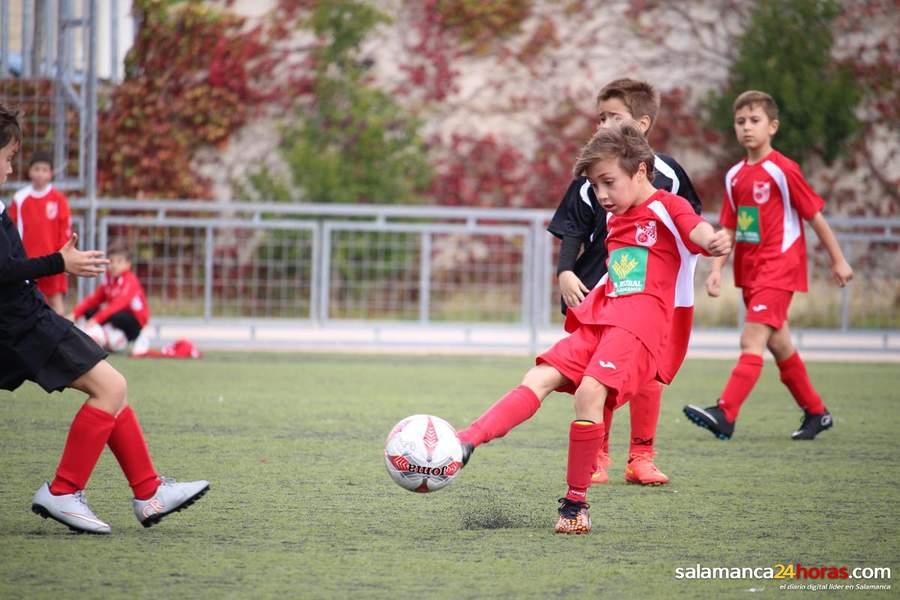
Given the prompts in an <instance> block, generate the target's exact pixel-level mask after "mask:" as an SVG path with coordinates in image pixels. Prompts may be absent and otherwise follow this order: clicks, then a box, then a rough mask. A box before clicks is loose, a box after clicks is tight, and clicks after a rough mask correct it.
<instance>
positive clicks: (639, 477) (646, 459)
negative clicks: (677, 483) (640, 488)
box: [625, 454, 669, 485]
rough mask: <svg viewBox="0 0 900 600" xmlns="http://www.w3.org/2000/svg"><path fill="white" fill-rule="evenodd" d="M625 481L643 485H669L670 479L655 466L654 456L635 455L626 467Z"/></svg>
mask: <svg viewBox="0 0 900 600" xmlns="http://www.w3.org/2000/svg"><path fill="white" fill-rule="evenodd" d="M625 481H627V482H628V483H639V484H641V485H664V484H666V483H669V478H668V477H667V476H666V474H665V473H663V472H662V471H660V470H659V469H657V468H656V465H655V464H653V456H652V455H650V454H634V455H632V456H631V458H629V459H628V466H627V467H625Z"/></svg>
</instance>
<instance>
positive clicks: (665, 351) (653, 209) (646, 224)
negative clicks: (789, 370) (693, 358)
mask: <svg viewBox="0 0 900 600" xmlns="http://www.w3.org/2000/svg"><path fill="white" fill-rule="evenodd" d="M702 221H703V219H701V218H700V216H699V215H697V213H695V212H694V209H693V207H692V206H691V205H690V204H689V203H688V201H687V200H685V199H684V198H681V197H679V196H676V195H674V194H671V193H669V192H666V191H663V190H657V191H656V192H655V193H654V194H653V195H652V196H651V197H650V198H649V199H648V200H647V201H646V202H644V203H643V204H641V205H639V206H636V207H633V208H631V209H629V210H628V211H626V212H625V213H624V214H622V215H620V216H614V215H609V216H608V218H607V229H608V233H607V236H606V247H607V249H608V250H609V259H608V260H607V267H608V271H607V274H606V275H605V276H604V278H603V279H601V280H600V283H599V284H598V285H597V286H596V287H595V288H594V289H593V290H592V291H591V293H590V294H588V296H587V298H585V299H584V302H582V303H581V304H579V305H578V306H576V307H571V308H569V310H568V311H567V312H566V330H567V331H569V332H571V331H574V330H575V329H577V328H578V327H579V326H580V325H613V326H616V327H622V328H623V329H627V330H628V331H630V332H631V333H632V334H634V335H635V336H636V337H637V338H638V339H640V340H641V342H642V343H643V344H644V345H645V346H646V347H647V350H648V351H649V352H650V353H651V354H652V355H653V357H654V358H655V359H656V364H657V378H658V379H659V380H660V381H663V382H664V383H668V382H670V381H671V380H672V378H674V377H675V373H677V371H678V368H679V367H680V366H681V363H682V361H683V360H684V356H685V354H686V353H687V343H688V341H689V339H690V330H691V323H692V320H693V314H694V269H695V268H696V266H697V255H698V254H701V253H702V254H706V252H705V251H704V250H703V249H702V248H700V247H699V246H697V245H696V244H694V243H693V242H691V241H690V238H689V236H690V232H691V231H692V230H693V229H694V227H696V226H697V225H698V224H699V223H700V222H702Z"/></svg>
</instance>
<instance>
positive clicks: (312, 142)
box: [269, 0, 430, 203]
mask: <svg viewBox="0 0 900 600" xmlns="http://www.w3.org/2000/svg"><path fill="white" fill-rule="evenodd" d="M385 22H387V17H386V16H385V15H384V14H383V13H381V12H379V11H378V10H377V9H375V8H373V7H372V6H370V5H369V4H367V3H363V2H359V1H357V0H339V1H335V2H318V3H316V5H315V8H314V9H313V11H312V15H311V18H310V25H311V27H312V30H313V32H314V33H315V35H316V37H317V39H318V40H320V45H319V46H318V48H317V49H316V50H314V51H313V65H314V72H315V73H314V77H313V84H312V95H311V98H310V99H309V100H308V101H302V102H299V103H298V105H297V107H296V110H295V113H294V117H295V118H294V120H293V121H291V122H289V123H288V124H287V125H286V126H285V128H284V130H283V132H282V143H281V152H282V155H283V157H284V158H285V160H286V162H287V163H288V168H289V170H290V176H291V183H292V184H293V187H294V188H299V189H300V190H301V193H302V194H303V196H304V199H305V200H308V201H310V202H343V203H353V202H388V203H402V202H410V201H412V200H415V199H417V198H416V195H417V194H418V193H419V192H421V191H422V190H424V189H425V187H426V185H427V183H428V181H429V180H430V171H429V168H428V163H427V161H426V158H425V146H424V143H423V142H422V140H421V138H420V136H419V134H418V127H419V122H418V121H417V120H416V119H414V118H413V117H411V116H408V114H407V112H406V111H405V110H403V109H402V108H401V107H400V106H399V105H398V104H397V103H396V101H395V100H394V99H393V98H392V97H391V96H389V95H388V94H386V93H385V92H383V91H381V90H378V89H377V88H375V87H374V86H373V85H372V84H371V82H370V81H369V80H368V79H367V74H366V71H367V69H368V66H369V65H368V63H367V61H366V60H365V59H364V58H361V51H360V47H361V45H362V44H363V42H364V41H365V39H366V37H367V36H368V34H369V32H370V31H371V30H372V29H373V28H374V27H376V26H377V25H379V24H381V23H385ZM269 187H270V191H271V192H273V193H276V194H277V195H278V196H284V195H285V194H286V193H287V187H286V186H283V185H281V186H279V185H277V184H276V185H270V186H269Z"/></svg>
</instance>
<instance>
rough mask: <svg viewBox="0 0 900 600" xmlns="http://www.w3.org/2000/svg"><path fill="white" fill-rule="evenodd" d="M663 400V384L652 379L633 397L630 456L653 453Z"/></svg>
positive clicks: (631, 403) (631, 404)
mask: <svg viewBox="0 0 900 600" xmlns="http://www.w3.org/2000/svg"><path fill="white" fill-rule="evenodd" d="M661 402H662V384H661V383H660V382H658V381H651V382H649V383H647V384H645V385H644V386H642V387H641V388H640V389H639V390H638V391H637V394H635V396H634V398H632V399H631V402H630V403H629V404H630V407H629V408H630V410H631V445H630V447H629V448H628V456H634V455H635V454H650V455H651V456H652V455H653V438H654V437H655V436H656V426H657V424H658V423H659V406H660V403H661Z"/></svg>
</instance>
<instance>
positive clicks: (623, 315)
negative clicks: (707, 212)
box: [459, 123, 731, 534]
mask: <svg viewBox="0 0 900 600" xmlns="http://www.w3.org/2000/svg"><path fill="white" fill-rule="evenodd" d="M653 161H654V156H653V151H652V150H651V149H650V146H649V144H648V143H647V140H646V139H645V138H644V136H643V134H642V133H641V130H640V129H639V128H638V127H636V126H635V125H634V124H633V123H626V124H623V125H618V126H613V127H609V128H603V129H600V130H598V131H597V133H596V134H594V137H593V138H591V140H590V142H588V143H587V145H586V146H584V148H583V149H582V150H581V153H580V154H579V156H578V160H577V162H576V163H575V169H574V171H575V175H576V176H577V175H582V174H583V175H585V176H586V177H587V178H588V180H589V181H590V183H591V186H592V188H593V190H594V193H595V195H596V197H597V200H598V201H599V202H600V204H601V206H602V207H603V209H604V210H605V211H606V212H607V214H608V215H609V217H608V222H607V228H608V235H607V247H608V250H609V261H608V265H609V269H608V273H607V275H606V276H604V278H603V279H601V280H600V283H599V284H598V285H597V286H596V287H595V288H594V289H593V290H592V291H591V292H590V293H589V294H588V295H587V297H586V298H585V299H584V301H583V302H582V303H580V304H579V305H578V306H575V307H571V308H570V309H569V310H568V311H567V313H566V330H567V331H569V332H570V335H569V336H568V337H566V338H564V339H563V340H561V341H559V342H557V343H556V344H555V345H554V346H553V347H552V348H550V349H549V350H548V351H547V352H545V353H543V354H541V355H540V356H538V357H537V359H536V361H535V362H536V363H537V364H536V366H535V367H533V368H532V369H531V370H529V371H528V372H527V373H526V374H525V377H524V379H523V380H522V384H521V385H520V386H518V387H516V388H514V389H513V390H511V391H510V392H508V393H507V394H506V395H505V396H504V397H503V398H501V399H500V400H499V401H497V402H496V403H495V404H494V405H493V406H492V407H491V408H490V409H488V410H487V411H486V412H485V413H484V414H483V415H481V416H480V417H479V418H478V419H477V420H476V421H475V422H474V423H472V425H470V426H469V427H468V428H466V429H464V430H463V431H461V432H459V438H460V440H461V441H462V442H463V447H464V450H465V454H464V457H463V460H464V462H467V461H468V459H469V457H470V456H471V452H472V450H473V449H474V447H475V446H477V445H478V444H479V443H482V442H483V441H485V440H487V439H494V438H498V437H502V436H503V435H505V434H506V433H507V432H508V431H510V430H511V429H512V428H513V427H515V426H516V425H517V424H519V423H521V422H522V421H524V420H526V419H528V418H529V417H530V416H531V415H532V414H534V412H535V411H537V409H538V408H539V407H540V402H541V400H542V399H543V398H544V397H546V396H547V395H548V394H549V393H550V392H552V391H553V390H558V391H562V392H569V393H573V394H574V395H575V421H573V422H572V424H571V425H570V427H569V458H568V468H567V476H566V481H567V483H568V490H567V492H566V495H565V497H563V498H561V499H560V500H559V509H558V512H559V517H558V520H557V523H556V528H555V531H556V532H557V533H562V534H583V533H588V532H589V531H590V530H591V518H590V513H589V512H588V504H587V490H588V488H589V487H590V485H591V475H592V472H593V466H594V463H595V460H596V457H597V453H598V451H599V450H600V447H601V444H602V443H603V437H604V431H605V426H604V422H603V415H604V410H605V407H607V406H609V407H611V409H614V408H617V407H619V406H622V405H623V404H625V403H626V402H627V401H628V400H629V399H630V398H631V397H634V396H635V395H637V394H640V393H641V391H642V390H644V389H645V388H647V387H648V386H654V385H657V382H663V383H669V382H671V381H672V379H673V377H674V376H675V374H676V372H677V371H678V369H679V367H680V366H681V362H682V361H683V360H684V356H685V353H686V352H687V341H688V337H689V335H688V334H689V333H690V326H691V320H692V316H693V274H694V267H695V265H696V262H697V254H699V253H704V254H711V255H715V256H718V255H722V254H727V253H728V252H729V251H730V250H731V240H730V238H729V237H728V235H727V234H726V233H725V232H721V231H720V232H716V231H715V230H714V229H713V227H712V225H710V224H709V223H707V222H705V221H704V220H703V219H702V218H701V217H700V216H699V215H697V214H696V213H695V212H694V210H693V208H692V207H691V205H690V204H689V203H688V201H687V200H685V199H684V198H681V197H679V196H676V195H674V194H671V193H669V192H666V191H663V190H657V189H656V188H654V187H653V184H652V180H653ZM611 409H610V410H611Z"/></svg>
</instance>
